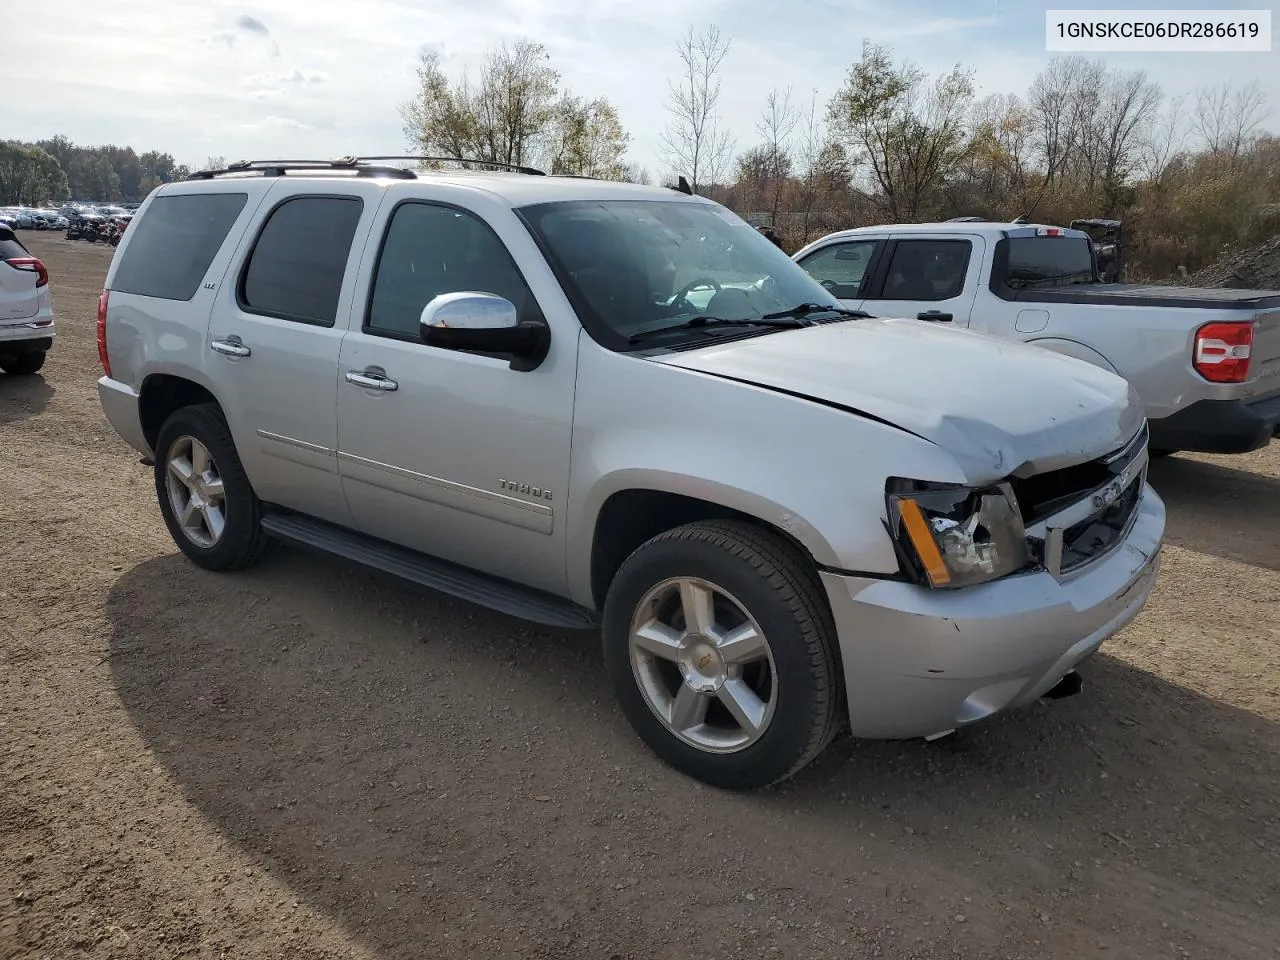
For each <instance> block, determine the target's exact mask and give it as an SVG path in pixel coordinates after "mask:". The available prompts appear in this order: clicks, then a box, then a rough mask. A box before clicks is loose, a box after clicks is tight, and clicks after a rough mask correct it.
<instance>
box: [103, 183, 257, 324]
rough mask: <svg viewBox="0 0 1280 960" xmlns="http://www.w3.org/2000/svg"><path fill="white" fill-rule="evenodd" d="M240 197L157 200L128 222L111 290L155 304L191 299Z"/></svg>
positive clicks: (236, 210)
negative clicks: (124, 244)
mask: <svg viewBox="0 0 1280 960" xmlns="http://www.w3.org/2000/svg"><path fill="white" fill-rule="evenodd" d="M248 199H249V195H248V194H245V193H183V194H175V195H173V196H167V197H156V198H155V199H154V200H152V201H151V206H150V207H149V208H148V209H147V212H146V213H145V214H144V215H143V216H141V217H135V218H134V219H133V222H132V223H130V224H129V234H128V237H129V241H128V243H127V244H126V246H125V250H124V253H123V255H122V257H121V260H120V265H119V266H118V267H117V268H116V273H115V276H114V277H113V278H112V283H111V289H112V290H114V291H117V292H119V293H133V294H137V295H138V296H142V297H156V298H157V299H160V300H190V299H191V298H192V297H193V296H195V293H196V290H198V289H199V288H200V283H201V281H202V280H204V275H205V274H206V273H207V272H208V270H209V264H211V263H212V262H213V258H214V257H215V256H216V255H217V253H218V250H219V249H221V247H222V243H223V241H224V240H226V238H227V233H228V232H229V231H230V230H231V225H232V224H233V223H235V222H236V217H238V216H240V211H241V210H243V209H244V205H245V203H246V202H247V201H248Z"/></svg>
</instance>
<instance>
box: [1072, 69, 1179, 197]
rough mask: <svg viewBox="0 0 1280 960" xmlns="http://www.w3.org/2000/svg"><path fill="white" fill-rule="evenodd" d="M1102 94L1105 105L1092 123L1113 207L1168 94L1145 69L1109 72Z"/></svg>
mask: <svg viewBox="0 0 1280 960" xmlns="http://www.w3.org/2000/svg"><path fill="white" fill-rule="evenodd" d="M1101 94H1102V96H1101V98H1100V99H1101V104H1100V107H1101V109H1100V110H1098V111H1097V112H1096V113H1095V114H1094V115H1093V122H1092V123H1091V124H1090V125H1089V127H1090V128H1091V129H1092V130H1093V131H1094V137H1093V138H1092V139H1094V141H1095V142H1096V146H1097V150H1096V153H1097V167H1098V168H1099V172H1100V174H1101V181H1102V189H1103V192H1104V194H1105V200H1106V205H1107V206H1108V207H1110V206H1114V205H1115V203H1116V202H1117V197H1118V192H1119V189H1120V186H1121V185H1122V184H1123V183H1124V182H1125V181H1126V180H1128V179H1129V177H1130V175H1131V174H1132V173H1133V171H1134V170H1135V169H1136V168H1137V167H1138V165H1139V163H1140V162H1141V158H1142V150H1143V146H1144V143H1145V142H1146V141H1147V136H1146V134H1147V130H1148V128H1149V127H1150V126H1151V124H1152V123H1153V122H1154V120H1155V119H1156V114H1157V111H1158V110H1159V108H1160V100H1161V99H1162V98H1163V96H1164V94H1163V93H1162V92H1161V91H1160V88H1159V87H1158V86H1157V85H1156V84H1154V83H1153V82H1151V80H1149V79H1148V78H1147V75H1146V73H1144V72H1143V71H1141V70H1138V71H1135V72H1133V73H1120V72H1119V71H1114V72H1110V73H1108V74H1107V75H1106V79H1105V80H1104V82H1103V84H1102V87H1101Z"/></svg>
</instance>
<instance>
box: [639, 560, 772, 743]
mask: <svg viewBox="0 0 1280 960" xmlns="http://www.w3.org/2000/svg"><path fill="white" fill-rule="evenodd" d="M627 645H628V651H629V653H630V655H631V669H632V671H633V672H634V673H635V678H636V682H637V683H638V684H639V687H640V692H641V695H642V696H643V697H644V700H645V702H646V703H647V704H648V706H649V709H650V710H652V711H653V713H654V714H655V715H656V716H657V717H658V719H659V720H661V721H662V723H663V725H664V726H666V728H667V729H668V730H669V731H670V732H671V733H673V734H675V735H676V736H677V737H678V738H680V739H681V740H683V741H684V742H685V743H687V744H689V745H691V746H693V747H696V748H697V749H699V750H704V751H707V752H710V753H733V752H736V751H738V750H742V749H744V748H746V747H749V746H751V744H753V743H755V742H756V741H757V740H759V739H760V737H761V736H763V735H764V732H765V731H766V730H767V729H768V728H769V722H770V721H771V720H772V719H773V709H774V706H775V704H776V703H777V699H778V679H777V671H776V669H775V668H774V663H773V653H772V651H771V650H770V649H769V641H768V639H767V638H766V637H765V635H764V631H763V630H762V629H761V628H760V625H759V624H758V623H757V622H756V621H755V618H754V617H752V616H751V614H750V613H748V612H747V610H746V608H745V607H744V606H743V605H742V604H741V603H740V602H738V600H737V599H735V598H734V597H733V596H732V595H730V594H729V593H728V592H727V591H725V590H723V589H721V588H720V587H717V586H716V585H715V584H713V583H709V582H708V581H706V580H700V579H697V578H694V577H677V578H673V579H670V580H664V581H662V582H661V583H659V584H657V585H656V586H654V587H653V588H652V589H650V590H649V592H648V593H646V594H645V595H644V596H643V597H642V598H641V600H640V603H639V604H637V606H636V610H635V613H634V615H633V616H632V618H631V631H630V635H629V638H628V644H627Z"/></svg>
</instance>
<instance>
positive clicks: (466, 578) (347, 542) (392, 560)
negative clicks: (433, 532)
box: [262, 513, 599, 630]
mask: <svg viewBox="0 0 1280 960" xmlns="http://www.w3.org/2000/svg"><path fill="white" fill-rule="evenodd" d="M262 529H264V530H265V531H267V533H269V534H271V536H273V537H278V538H279V539H281V540H288V541H290V542H292V543H296V544H300V545H301V546H304V547H312V548H314V549H316V550H322V551H324V552H325V553H331V554H334V555H336V556H339V557H344V558H346V559H347V560H354V561H355V562H356V563H360V564H363V565H364V566H366V567H372V568H373V569H375V570H381V571H382V572H383V573H389V574H391V575H392V576H396V577H400V578H402V579H404V580H410V581H412V582H413V583H417V584H421V585H422V586H424V587H430V588H431V589H432V590H438V591H439V592H440V593H445V594H448V595H449V596H451V597H456V598H457V599H459V600H466V601H467V602H469V603H475V604H478V605H480V606H482V607H488V608H489V609H490V610H496V611H498V612H499V613H505V614H507V615H509V616H512V617H518V618H520V619H521V620H528V621H531V622H533V623H538V624H542V625H543V626H547V627H559V628H562V629H568V630H594V629H596V628H597V627H598V626H599V620H598V618H597V617H596V615H595V612H594V611H591V610H588V609H587V608H586V607H581V606H579V605H578V604H576V603H573V602H571V601H569V600H565V599H562V598H561V597H557V596H554V595H552V594H549V593H544V592H543V591H541V590H535V589H533V588H532V587H525V586H522V585H520V584H518V583H512V582H510V581H508V580H502V579H499V578H498V577H491V576H489V575H487V574H483V573H478V572H477V571H475V570H471V569H469V568H467V567H464V566H461V565H459V564H456V563H450V562H448V561H447V560H438V559H436V558H435V557H428V556H425V555H423V554H420V553H417V552H415V551H412V550H408V549H406V548H404V547H399V546H396V545H395V544H391V543H387V542H385V541H383V540H376V539H374V538H373V537H369V536H366V535H365V534H362V533H356V532H355V531H353V530H346V529H344V528H342V527H337V526H334V525H333V524H330V523H325V522H324V521H323V520H316V519H314V518H312V517H305V516H302V515H300V514H295V513H268V514H265V515H264V516H263V518H262Z"/></svg>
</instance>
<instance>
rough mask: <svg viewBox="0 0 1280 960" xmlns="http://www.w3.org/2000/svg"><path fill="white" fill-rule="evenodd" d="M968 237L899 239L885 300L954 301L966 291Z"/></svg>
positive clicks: (887, 280)
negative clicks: (953, 298) (955, 238)
mask: <svg viewBox="0 0 1280 960" xmlns="http://www.w3.org/2000/svg"><path fill="white" fill-rule="evenodd" d="M972 250H973V244H972V243H970V242H969V241H968V240H899V241H898V243H897V245H896V246H895V247H894V250H893V256H892V258H891V259H890V261H889V272H888V275H887V276H886V277H885V282H884V292H883V293H881V294H880V296H879V297H878V298H877V299H881V300H950V299H951V298H952V297H958V296H960V294H961V293H962V292H964V278H965V274H966V273H967V272H968V269H969V255H970V253H971V252H972Z"/></svg>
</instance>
